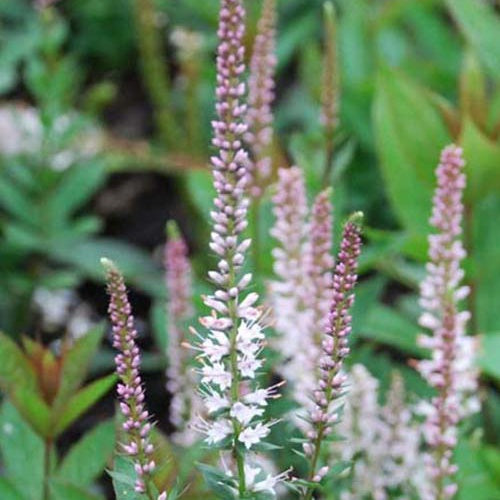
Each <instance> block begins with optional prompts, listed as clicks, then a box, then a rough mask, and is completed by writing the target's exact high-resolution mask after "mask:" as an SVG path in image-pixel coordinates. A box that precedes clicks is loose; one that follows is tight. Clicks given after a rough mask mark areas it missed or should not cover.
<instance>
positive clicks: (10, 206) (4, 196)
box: [0, 174, 38, 227]
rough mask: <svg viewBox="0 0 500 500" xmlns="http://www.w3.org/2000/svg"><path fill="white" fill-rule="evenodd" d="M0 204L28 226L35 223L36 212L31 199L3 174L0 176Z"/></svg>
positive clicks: (36, 218)
mask: <svg viewBox="0 0 500 500" xmlns="http://www.w3.org/2000/svg"><path fill="white" fill-rule="evenodd" d="M0 206H2V207H3V208H4V209H5V210H6V211H7V212H9V213H10V214H11V215H12V216H14V217H16V218H18V219H19V220H20V221H22V222H23V223H25V224H27V225H28V226H31V227H33V226H34V225H36V222H37V220H38V213H37V210H36V207H35V205H34V204H33V202H32V200H31V199H30V198H29V196H28V194H27V193H25V192H23V190H22V189H21V188H19V187H18V186H17V185H16V184H15V183H13V182H10V180H9V179H8V178H7V176H6V175H5V174H3V175H1V176H0Z"/></svg>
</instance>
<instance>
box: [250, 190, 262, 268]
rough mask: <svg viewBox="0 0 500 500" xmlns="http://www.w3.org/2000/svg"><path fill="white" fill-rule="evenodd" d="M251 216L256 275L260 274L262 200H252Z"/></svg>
mask: <svg viewBox="0 0 500 500" xmlns="http://www.w3.org/2000/svg"><path fill="white" fill-rule="evenodd" d="M250 210H251V213H250V216H251V218H252V256H253V267H254V273H255V274H256V275H258V274H259V272H260V199H258V198H255V199H254V200H252V205H251V208H250Z"/></svg>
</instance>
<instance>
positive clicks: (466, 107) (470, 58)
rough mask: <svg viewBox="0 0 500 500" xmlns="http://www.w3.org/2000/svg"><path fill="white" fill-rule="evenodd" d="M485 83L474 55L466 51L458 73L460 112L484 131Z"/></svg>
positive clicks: (485, 108)
mask: <svg viewBox="0 0 500 500" xmlns="http://www.w3.org/2000/svg"><path fill="white" fill-rule="evenodd" d="M486 84H487V82H486V78H485V77H484V74H483V72H482V68H481V66H480V64H479V61H478V60H477V58H476V54H475V53H474V51H473V50H467V51H466V52H465V54H464V60H463V63H462V71H461V73H460V112H461V115H462V117H463V119H464V118H467V117H469V118H470V119H472V120H473V121H474V123H476V125H478V126H479V127H481V129H482V130H484V127H485V126H486V122H487V118H488V107H489V106H488V99H487V85H486Z"/></svg>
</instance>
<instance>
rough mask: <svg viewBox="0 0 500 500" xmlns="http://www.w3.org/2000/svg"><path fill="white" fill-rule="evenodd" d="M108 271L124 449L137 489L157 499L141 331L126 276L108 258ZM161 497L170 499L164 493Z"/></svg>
mask: <svg viewBox="0 0 500 500" xmlns="http://www.w3.org/2000/svg"><path fill="white" fill-rule="evenodd" d="M101 263H102V265H103V266H104V268H105V270H106V281H107V285H108V294H109V308H108V312H109V317H110V320H111V324H112V327H113V347H114V348H115V349H116V350H118V351H119V353H118V354H117V355H116V357H115V363H116V372H117V373H118V377H119V379H120V383H119V384H118V388H117V392H118V398H119V400H120V409H121V412H122V414H123V417H124V419H125V421H124V423H123V430H124V432H125V435H126V439H127V442H126V443H123V444H122V449H123V451H124V453H125V454H126V455H128V456H129V457H130V458H131V459H132V461H133V462H134V468H135V471H136V474H137V479H136V482H135V490H136V491H137V492H138V493H145V494H146V495H147V497H148V499H149V500H155V495H154V493H153V484H152V474H153V471H154V469H155V466H156V465H155V462H154V460H153V458H152V455H153V451H154V448H153V444H152V443H151V429H152V424H151V423H150V415H149V413H148V410H147V409H146V406H145V402H144V400H145V395H144V388H143V386H142V380H141V375H140V372H139V370H140V365H141V358H140V352H139V347H138V346H137V343H136V339H137V330H136V329H135V326H134V318H133V316H132V308H131V307H130V303H129V301H128V297H127V289H126V287H125V282H124V280H123V276H122V274H121V273H120V271H119V270H118V268H117V267H116V266H115V265H114V263H113V262H111V261H110V260H108V259H102V260H101ZM162 495H163V496H161V495H160V498H166V493H162Z"/></svg>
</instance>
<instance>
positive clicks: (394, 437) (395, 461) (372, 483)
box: [334, 365, 425, 500]
mask: <svg viewBox="0 0 500 500" xmlns="http://www.w3.org/2000/svg"><path fill="white" fill-rule="evenodd" d="M348 377H349V378H348V386H349V388H350V390H349V394H348V395H347V397H346V402H345V410H344V415H343V418H342V421H341V422H340V423H339V427H338V432H339V434H340V435H341V436H342V437H343V438H344V439H345V441H343V442H342V443H336V444H335V445H334V454H335V455H336V456H338V457H339V458H342V459H343V460H346V461H350V462H353V465H352V467H351V470H350V473H349V485H348V486H347V487H346V488H345V490H344V491H343V492H342V494H341V497H340V498H341V500H355V499H359V498H365V497H370V498H373V499H374V500H387V499H389V498H392V494H398V498H402V499H403V498H412V497H413V495H412V492H414V491H416V490H417V487H418V488H420V487H422V486H423V485H424V483H425V475H424V470H423V468H422V467H421V466H420V465H421V464H420V457H419V443H420V428H419V424H418V422H416V421H415V419H414V418H413V414H412V411H411V410H410V408H409V407H408V406H406V402H405V390H404V385H403V380H402V378H401V376H399V375H395V376H394V378H393V381H392V384H391V387H390V389H389V392H388V394H387V401H386V404H385V405H384V406H381V405H379V403H378V399H379V394H378V389H379V384H378V381H377V379H376V378H374V377H373V376H372V375H371V374H370V373H369V372H368V370H367V369H366V368H365V367H364V366H362V365H354V366H353V367H352V369H351V371H350V372H349V376H348ZM396 492H397V493H396Z"/></svg>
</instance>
